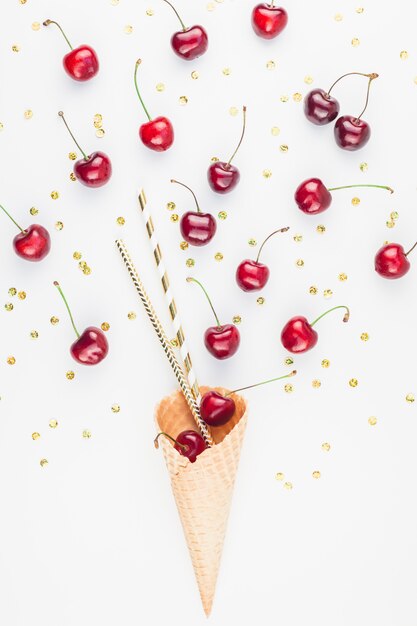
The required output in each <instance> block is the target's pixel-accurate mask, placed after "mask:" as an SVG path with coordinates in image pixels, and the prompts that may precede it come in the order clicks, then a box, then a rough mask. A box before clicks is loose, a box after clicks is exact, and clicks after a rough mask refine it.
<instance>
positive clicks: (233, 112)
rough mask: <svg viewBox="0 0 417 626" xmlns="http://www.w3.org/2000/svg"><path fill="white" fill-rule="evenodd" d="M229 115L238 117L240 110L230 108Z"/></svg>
mask: <svg viewBox="0 0 417 626" xmlns="http://www.w3.org/2000/svg"><path fill="white" fill-rule="evenodd" d="M229 113H230V115H233V116H236V115H237V114H238V113H239V109H238V108H237V107H230V109H229Z"/></svg>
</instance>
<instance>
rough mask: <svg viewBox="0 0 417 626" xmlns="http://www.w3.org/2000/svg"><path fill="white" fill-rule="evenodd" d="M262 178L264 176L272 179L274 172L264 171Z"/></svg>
mask: <svg viewBox="0 0 417 626" xmlns="http://www.w3.org/2000/svg"><path fill="white" fill-rule="evenodd" d="M262 176H263V177H264V178H271V176H272V171H271V170H264V171H263V172H262Z"/></svg>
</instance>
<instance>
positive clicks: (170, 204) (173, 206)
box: [167, 202, 175, 211]
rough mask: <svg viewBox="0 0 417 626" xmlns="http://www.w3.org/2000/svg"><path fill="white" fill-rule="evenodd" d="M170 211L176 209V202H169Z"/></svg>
mask: <svg viewBox="0 0 417 626" xmlns="http://www.w3.org/2000/svg"><path fill="white" fill-rule="evenodd" d="M167 209H168V211H173V210H174V209H175V202H167Z"/></svg>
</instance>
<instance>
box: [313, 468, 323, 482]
mask: <svg viewBox="0 0 417 626" xmlns="http://www.w3.org/2000/svg"><path fill="white" fill-rule="evenodd" d="M311 475H312V477H313V478H314V479H315V480H318V479H319V478H321V473H320V472H319V471H318V470H315V471H314V472H313V473H312V474H311Z"/></svg>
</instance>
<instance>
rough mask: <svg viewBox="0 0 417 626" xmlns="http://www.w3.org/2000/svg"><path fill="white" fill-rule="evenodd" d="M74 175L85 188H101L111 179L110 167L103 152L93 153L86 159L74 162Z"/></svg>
mask: <svg viewBox="0 0 417 626" xmlns="http://www.w3.org/2000/svg"><path fill="white" fill-rule="evenodd" d="M74 174H75V176H76V177H77V179H78V180H79V181H80V183H82V184H83V185H86V187H102V186H103V185H105V184H106V183H107V182H108V181H109V180H110V177H111V174H112V165H111V161H110V159H109V157H108V156H107V154H104V152H93V153H92V154H90V156H89V157H88V159H87V160H86V159H80V160H79V161H76V162H75V165H74Z"/></svg>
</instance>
